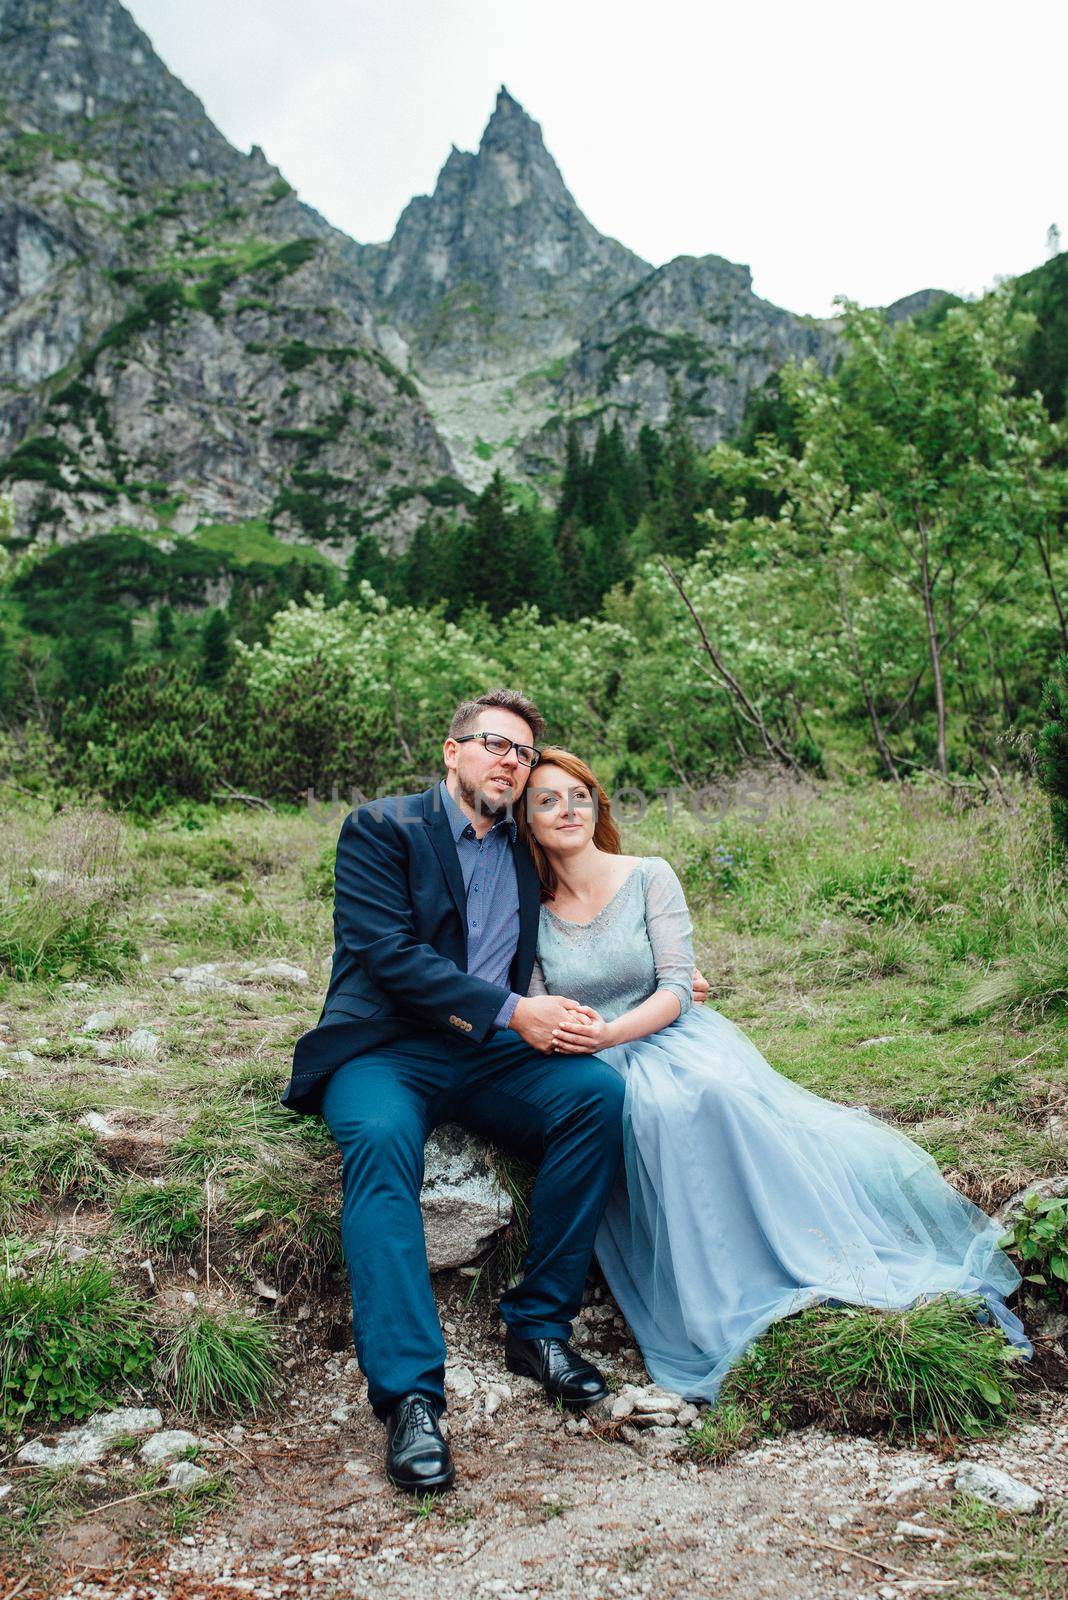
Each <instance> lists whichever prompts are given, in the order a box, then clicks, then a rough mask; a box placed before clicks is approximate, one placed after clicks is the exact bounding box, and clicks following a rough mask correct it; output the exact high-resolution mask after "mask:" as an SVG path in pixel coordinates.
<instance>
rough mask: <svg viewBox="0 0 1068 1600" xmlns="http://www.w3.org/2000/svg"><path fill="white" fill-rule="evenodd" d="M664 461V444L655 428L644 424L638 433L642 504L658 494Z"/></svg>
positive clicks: (639, 478)
mask: <svg viewBox="0 0 1068 1600" xmlns="http://www.w3.org/2000/svg"><path fill="white" fill-rule="evenodd" d="M663 459H664V442H663V440H662V439H661V437H660V435H659V434H658V433H657V431H656V429H655V428H652V427H650V425H649V423H648V422H643V423H642V425H641V429H640V431H639V433H638V481H639V484H640V486H641V499H642V503H643V505H644V504H647V503H648V502H649V501H650V500H652V498H653V496H654V495H655V494H656V485H657V478H658V476H659V473H660V465H661V462H662V461H663Z"/></svg>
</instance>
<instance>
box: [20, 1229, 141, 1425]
mask: <svg viewBox="0 0 1068 1600" xmlns="http://www.w3.org/2000/svg"><path fill="white" fill-rule="evenodd" d="M154 1353H155V1351H154V1344H153V1340H152V1336H151V1332H150V1329H149V1325H148V1320H147V1312H146V1308H145V1306H144V1305H143V1304H142V1303H141V1302H140V1301H138V1300H137V1299H135V1298H134V1296H132V1295H131V1294H130V1293H129V1292H128V1291H127V1290H126V1289H125V1288H124V1287H123V1286H122V1284H121V1283H120V1282H119V1280H118V1279H117V1278H116V1277H115V1276H114V1274H113V1273H112V1271H111V1269H110V1268H109V1267H108V1266H107V1265H106V1264H105V1263H104V1262H103V1261H100V1260H89V1261H85V1262H82V1263H80V1264H78V1265H76V1266H68V1265H66V1264H64V1263H61V1262H56V1261H50V1262H47V1263H46V1264H45V1265H44V1266H42V1267H40V1268H39V1269H38V1270H37V1271H36V1272H34V1273H32V1274H31V1275H27V1276H24V1277H22V1276H11V1277H7V1278H0V1431H13V1430H15V1429H17V1428H20V1427H22V1426H23V1424H24V1423H25V1422H27V1421H29V1420H32V1421H35V1422H59V1421H76V1420H78V1419H79V1418H82V1417H87V1416H89V1415H90V1414H91V1413H92V1412H93V1411H96V1410H97V1409H99V1407H100V1406H102V1405H104V1404H105V1403H107V1402H109V1401H112V1400H114V1399H116V1398H117V1397H118V1396H119V1395H120V1394H121V1393H122V1392H123V1391H124V1390H125V1389H127V1388H128V1387H129V1386H130V1385H137V1384H139V1383H142V1382H143V1381H144V1379H145V1377H146V1376H147V1374H148V1372H149V1369H150V1367H151V1364H152V1359H153V1356H154Z"/></svg>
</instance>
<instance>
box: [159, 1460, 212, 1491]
mask: <svg viewBox="0 0 1068 1600" xmlns="http://www.w3.org/2000/svg"><path fill="white" fill-rule="evenodd" d="M210 1477H211V1473H210V1472H208V1470H207V1468H206V1467H198V1466H197V1464H196V1462H195V1461H176V1462H175V1463H174V1465H173V1466H172V1467H171V1470H170V1471H169V1472H168V1474H167V1487H168V1489H182V1490H185V1489H195V1488H196V1486H197V1484H198V1483H204V1482H206V1480H207V1479H208V1478H210Z"/></svg>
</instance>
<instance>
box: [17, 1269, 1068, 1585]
mask: <svg viewBox="0 0 1068 1600" xmlns="http://www.w3.org/2000/svg"><path fill="white" fill-rule="evenodd" d="M438 1285H439V1293H440V1298H441V1304H442V1310H443V1318H444V1321H445V1324H446V1332H447V1335H448V1339H449V1345H450V1366H449V1369H448V1375H449V1384H450V1407H449V1412H448V1423H447V1426H448V1430H449V1434H450V1438H451V1442H452V1447H453V1451H454V1454H455V1457H456V1463H457V1481H456V1485H455V1488H454V1489H453V1490H452V1491H451V1492H450V1493H448V1494H446V1495H444V1496H441V1497H439V1498H437V1499H429V1498H428V1499H427V1500H425V1501H423V1502H420V1501H418V1500H413V1499H412V1498H411V1497H409V1496H407V1495H403V1494H401V1493H400V1492H399V1491H397V1490H394V1489H393V1488H391V1487H390V1485H389V1484H388V1483H387V1481H386V1479H385V1476H384V1473H383V1468H382V1452H383V1434H382V1430H381V1428H380V1427H379V1425H378V1424H377V1422H376V1421H375V1419H374V1417H373V1416H372V1415H371V1413H370V1411H369V1410H368V1408H367V1406H366V1402H365V1389H364V1385H363V1381H362V1379H361V1377H360V1374H359V1372H358V1370H357V1368H356V1364H355V1361H354V1360H353V1359H352V1356H351V1353H350V1350H349V1349H348V1348H347V1347H346V1348H338V1349H335V1351H334V1352H333V1353H332V1352H331V1350H330V1348H329V1346H330V1345H334V1346H340V1345H342V1343H343V1340H344V1335H345V1321H344V1316H345V1309H346V1308H345V1305H344V1302H343V1301H342V1300H340V1299H338V1300H337V1301H335V1302H332V1303H330V1304H324V1305H322V1306H321V1307H319V1308H318V1309H316V1310H315V1311H314V1312H313V1313H312V1316H311V1317H310V1318H308V1319H307V1321H306V1323H305V1327H306V1335H305V1338H304V1341H303V1343H304V1347H305V1354H304V1355H303V1356H302V1357H301V1358H300V1359H299V1360H296V1361H295V1364H294V1366H293V1368H292V1370H291V1383H292V1387H291V1391H290V1393H289V1395H288V1397H287V1400H286V1402H285V1404H284V1406H283V1409H282V1412H281V1414H276V1415H273V1416H268V1415H264V1416H262V1417H261V1418H260V1419H258V1422H257V1421H252V1422H249V1421H246V1422H245V1423H244V1424H243V1425H238V1426H235V1427H232V1428H229V1429H227V1428H225V1427H223V1428H222V1429H221V1430H220V1431H216V1429H215V1428H211V1429H204V1430H202V1431H203V1435H204V1440H205V1452H204V1456H203V1459H204V1461H205V1463H206V1464H208V1465H210V1466H211V1467H212V1469H213V1470H215V1469H217V1468H220V1469H223V1470H224V1471H225V1472H226V1473H227V1475H228V1482H229V1490H230V1494H229V1499H228V1501H223V1502H217V1503H214V1504H212V1505H211V1507H210V1508H209V1509H207V1510H206V1512H205V1514H204V1516H203V1518H202V1519H201V1520H199V1521H198V1522H197V1523H196V1524H195V1525H193V1526H191V1527H190V1529H189V1531H187V1532H185V1533H177V1532H174V1531H172V1530H169V1529H168V1528H167V1527H166V1525H165V1524H161V1523H160V1522H159V1520H158V1517H159V1512H158V1506H159V1501H154V1500H153V1498H152V1497H151V1496H146V1497H144V1498H142V1499H140V1500H138V1499H130V1500H126V1501H125V1502H124V1503H115V1500H116V1499H117V1500H119V1501H120V1502H122V1496H121V1492H120V1493H119V1494H117V1495H116V1493H115V1490H114V1488H113V1487H112V1488H109V1491H108V1493H109V1494H110V1495H112V1496H113V1497H114V1498H113V1499H112V1500H111V1501H110V1502H108V1501H105V1502H104V1504H103V1505H102V1506H96V1507H94V1508H93V1510H92V1511H91V1512H90V1513H89V1514H81V1515H79V1516H76V1517H75V1518H74V1519H73V1520H72V1521H70V1522H69V1523H68V1524H67V1525H66V1527H65V1528H64V1530H63V1531H62V1533H61V1534H59V1536H58V1537H53V1538H50V1539H49V1540H48V1542H47V1544H46V1547H45V1549H43V1550H42V1551H40V1552H39V1556H38V1560H39V1562H43V1564H44V1566H43V1569H42V1567H41V1566H40V1565H38V1566H37V1567H36V1571H35V1573H34V1575H33V1576H30V1574H29V1573H28V1571H27V1569H26V1567H24V1566H19V1565H18V1562H17V1559H14V1560H13V1559H11V1558H9V1559H8V1561H7V1563H6V1566H7V1571H6V1573H3V1583H2V1586H0V1595H2V1596H3V1600H13V1597H15V1596H17V1595H21V1596H24V1597H26V1600H37V1597H38V1596H45V1595H47V1596H48V1597H49V1600H74V1597H79V1600H98V1597H99V1600H118V1597H122V1600H157V1597H159V1600H162V1597H167V1600H217V1597H221V1596H234V1595H243V1594H248V1595H253V1596H257V1597H260V1600H274V1597H278V1600H281V1597H287V1600H288V1597H293V1600H297V1597H300V1596H304V1595H315V1596H317V1597H323V1600H332V1597H334V1596H337V1597H342V1596H344V1597H346V1600H361V1597H368V1600H370V1597H371V1596H381V1595H389V1596H396V1597H398V1600H401V1597H405V1600H407V1597H411V1600H431V1597H433V1600H454V1597H455V1600H461V1597H465V1600H466V1597H468V1596H502V1597H504V1600H508V1597H510V1596H522V1597H524V1600H537V1597H540V1596H554V1597H557V1596H558V1597H561V1600H563V1597H571V1596H582V1597H584V1600H587V1597H588V1600H597V1597H606V1600H607V1597H609V1596H623V1595H628V1596H629V1595H649V1596H654V1597H656V1600H660V1597H662V1596H663V1597H667V1596H676V1595H678V1596H683V1595H686V1596H691V1595H695V1596H709V1597H711V1596H721V1595H728V1594H729V1595H731V1596H732V1597H734V1596H737V1597H738V1600H757V1597H769V1600H770V1597H774V1600H816V1597H821V1600H824V1597H825V1600H839V1597H841V1600H845V1597H849V1600H859V1597H861V1596H864V1597H876V1596H878V1597H880V1600H890V1597H892V1596H897V1595H907V1594H943V1593H948V1594H953V1595H965V1596H968V1595H987V1594H989V1595H999V1596H1000V1595H1013V1596H1014V1597H1015V1596H1016V1595H1024V1594H1033V1595H1038V1596H1043V1597H1045V1596H1054V1595H1057V1594H1059V1593H1063V1592H1065V1591H1064V1587H1063V1584H1064V1579H1065V1575H1066V1574H1068V1565H1066V1563H1065V1560H1064V1557H1063V1555H1055V1556H1054V1558H1053V1559H1052V1560H1046V1561H1041V1560H1040V1561H1039V1562H1038V1563H1037V1570H1038V1571H1039V1582H1038V1583H1037V1584H1036V1582H1035V1579H1034V1571H1035V1570H1036V1564H1035V1563H1031V1564H1030V1565H1026V1564H1024V1565H1021V1563H1020V1562H1019V1561H1018V1560H1015V1558H1014V1556H1013V1551H1014V1550H1015V1549H1016V1548H1017V1545H1018V1542H1019V1532H1020V1529H1019V1525H1020V1524H1021V1523H1023V1522H1025V1521H1030V1522H1031V1523H1032V1524H1033V1523H1034V1520H1035V1519H1024V1518H1011V1517H1009V1516H1008V1515H1005V1514H1003V1515H1002V1516H1001V1519H1000V1520H1001V1522H1002V1523H1003V1524H1004V1527H1003V1529H1001V1528H999V1530H998V1534H997V1537H994V1536H993V1535H990V1536H988V1537H986V1539H985V1541H984V1539H980V1540H979V1546H982V1545H983V1544H984V1543H985V1545H986V1547H987V1548H979V1546H977V1545H976V1543H975V1539H974V1537H972V1536H970V1537H968V1538H963V1537H962V1536H961V1535H960V1532H959V1530H957V1531H955V1529H954V1524H953V1520H952V1515H951V1512H952V1507H953V1505H954V1504H955V1503H957V1501H959V1496H955V1495H954V1491H953V1477H954V1474H955V1471H956V1468H957V1465H958V1461H957V1460H954V1459H953V1458H951V1457H945V1456H942V1455H939V1454H937V1453H934V1452H933V1451H931V1450H927V1449H924V1448H923V1447H922V1445H921V1447H920V1448H919V1449H911V1448H910V1449H901V1448H892V1447H890V1446H888V1445H887V1444H886V1443H884V1442H881V1441H877V1440H869V1439H862V1438H855V1437H843V1436H834V1435H831V1434H826V1433H820V1432H816V1431H804V1432H798V1433H792V1434H786V1435H783V1436H781V1437H779V1438H777V1439H774V1440H770V1441H768V1442H765V1443H764V1444H762V1445H760V1446H758V1447H757V1448H755V1449H751V1450H748V1451H746V1452H743V1453H741V1454H740V1455H738V1456H736V1457H735V1458H733V1459H732V1460H731V1461H730V1462H729V1463H727V1464H726V1465H724V1466H718V1467H713V1466H707V1465H703V1464H700V1465H699V1464H698V1463H697V1462H695V1461H694V1460H692V1459H691V1458H690V1457H689V1455H688V1454H687V1452H686V1450H685V1447H684V1443H683V1441H682V1440H681V1439H680V1437H679V1435H678V1434H677V1433H675V1434H672V1435H666V1434H665V1435H664V1436H662V1437H657V1434H656V1432H654V1431H653V1430H648V1431H646V1432H644V1433H642V1434H641V1435H640V1436H639V1437H638V1438H637V1439H632V1440H631V1441H630V1442H628V1441H627V1440H626V1439H623V1438H621V1437H619V1436H618V1434H614V1432H613V1429H612V1427H611V1426H610V1425H603V1426H602V1425H600V1424H595V1425H590V1424H589V1423H587V1422H584V1421H579V1420H577V1419H575V1418H568V1417H565V1416H563V1415H562V1414H560V1413H559V1412H558V1411H556V1410H554V1409H553V1408H552V1407H550V1406H549V1405H548V1403H547V1402H546V1400H545V1399H544V1397H543V1395H542V1391H541V1390H540V1388H539V1387H538V1386H537V1385H536V1384H534V1383H533V1382H528V1381H527V1380H524V1379H520V1378H516V1377H514V1376H511V1375H510V1374H508V1373H507V1372H506V1370H505V1367H504V1360H503V1341H502V1336H501V1333H500V1330H499V1324H498V1323H497V1319H496V1316H495V1314H494V1313H493V1312H492V1309H491V1308H490V1307H489V1306H488V1305H487V1304H486V1302H484V1301H482V1302H476V1303H473V1304H470V1305H468V1304H467V1303H466V1297H465V1293H464V1291H465V1289H466V1287H467V1286H466V1283H465V1280H464V1279H463V1278H462V1277H459V1276H456V1277H445V1278H439V1280H438ZM610 1342H611V1341H602V1343H610ZM587 1348H589V1345H588V1344H587ZM603 1365H604V1366H605V1367H606V1369H607V1370H608V1371H609V1372H610V1373H611V1374H612V1375H613V1376H614V1377H615V1378H617V1379H619V1380H620V1381H631V1380H637V1381H642V1377H643V1375H642V1371H641V1367H640V1364H639V1362H638V1359H637V1355H636V1352H634V1351H633V1349H631V1348H630V1347H629V1346H627V1345H625V1344H620V1345H617V1348H616V1349H615V1351H614V1352H613V1353H610V1354H609V1355H608V1356H607V1358H605V1359H603ZM494 1384H499V1385H502V1386H503V1387H504V1391H505V1395H507V1392H508V1391H510V1392H511V1396H512V1398H511V1399H508V1398H507V1397H505V1398H504V1399H503V1401H502V1403H501V1405H500V1408H499V1409H498V1410H496V1412H495V1414H490V1413H489V1412H488V1410H487V1405H486V1396H487V1394H488V1393H489V1390H490V1387H491V1386H492V1385H494ZM498 1392H500V1391H498ZM490 1404H491V1406H492V1404H493V1402H491V1403H490ZM286 1413H288V1415H287V1414H286ZM961 1454H962V1455H963V1456H964V1457H965V1458H966V1459H968V1460H974V1461H983V1462H989V1463H991V1464H995V1465H997V1466H999V1467H1001V1468H1002V1469H1004V1470H1006V1471H1008V1472H1010V1473H1012V1474H1013V1475H1014V1476H1016V1477H1018V1478H1019V1479H1021V1480H1022V1481H1023V1482H1025V1483H1027V1484H1029V1485H1030V1486H1031V1487H1032V1488H1035V1489H1037V1490H1039V1491H1040V1492H1041V1493H1042V1494H1043V1495H1044V1497H1045V1504H1046V1509H1045V1512H1044V1513H1043V1515H1044V1516H1045V1517H1046V1518H1047V1519H1048V1518H1049V1517H1050V1516H1051V1515H1052V1516H1053V1517H1054V1518H1056V1517H1057V1515H1058V1511H1057V1508H1058V1506H1059V1504H1060V1503H1061V1502H1062V1497H1063V1495H1064V1491H1065V1488H1066V1487H1068V1404H1066V1403H1065V1401H1064V1400H1062V1399H1057V1398H1056V1397H1052V1396H1051V1397H1049V1398H1048V1399H1046V1400H1043V1401H1039V1402H1037V1403H1036V1404H1035V1406H1034V1407H1033V1408H1032V1410H1031V1412H1030V1414H1029V1415H1028V1416H1027V1417H1026V1418H1025V1419H1023V1420H1022V1421H1021V1422H1020V1423H1019V1424H1017V1425H1016V1426H1014V1427H1013V1428H1012V1429H1011V1430H1010V1431H1009V1432H1007V1433H1006V1434H1005V1435H1004V1436H1002V1437H1001V1438H1000V1439H998V1440H996V1441H988V1442H985V1443H982V1444H974V1445H973V1444H968V1445H966V1446H965V1447H964V1448H963V1450H962V1452H961ZM11 1470H12V1469H11V1467H10V1466H7V1467H4V1468H0V1477H3V1476H5V1475H8V1474H10V1472H11ZM991 1516H992V1517H994V1518H995V1519H996V1518H998V1514H997V1513H991ZM901 1524H905V1525H906V1527H907V1528H911V1529H912V1530H913V1531H911V1532H904V1533H903V1532H901V1531H900V1526H899V1525H901ZM917 1528H918V1529H919V1532H916V1531H915V1530H916V1529H917ZM1049 1549H1050V1550H1054V1549H1056V1550H1058V1551H1059V1550H1061V1549H1062V1547H1061V1546H1060V1544H1059V1543H1058V1544H1056V1545H1054V1544H1053V1543H1052V1542H1051V1543H1050V1544H1049ZM991 1550H993V1552H994V1559H992V1557H991ZM1014 1563H1015V1564H1014ZM0 1572H2V1566H0ZM1012 1573H1016V1574H1017V1576H1016V1577H1015V1578H1013V1577H1012ZM1006 1583H1010V1584H1012V1585H1014V1586H1012V1587H1005V1584H1006ZM1015 1585H1018V1586H1015Z"/></svg>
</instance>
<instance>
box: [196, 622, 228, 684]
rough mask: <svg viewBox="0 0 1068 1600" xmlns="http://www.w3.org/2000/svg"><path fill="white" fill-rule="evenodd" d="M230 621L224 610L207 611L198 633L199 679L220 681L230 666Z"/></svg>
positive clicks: (215, 682)
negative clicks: (199, 633) (202, 625)
mask: <svg viewBox="0 0 1068 1600" xmlns="http://www.w3.org/2000/svg"><path fill="white" fill-rule="evenodd" d="M230 656H231V646H230V623H229V621H228V620H227V616H226V613H225V612H224V611H219V610H212V611H209V612H208V614H207V617H206V618H205V619H204V627H203V629H202V631H201V635H200V681H201V682H202V683H207V684H218V683H221V682H222V680H223V678H225V676H226V673H227V670H228V669H229V666H230Z"/></svg>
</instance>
